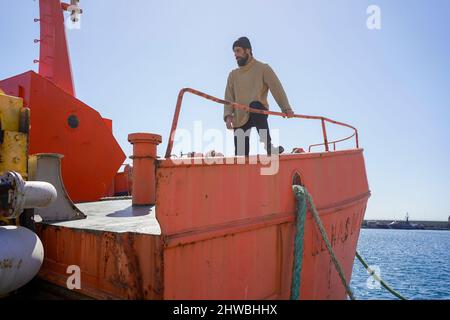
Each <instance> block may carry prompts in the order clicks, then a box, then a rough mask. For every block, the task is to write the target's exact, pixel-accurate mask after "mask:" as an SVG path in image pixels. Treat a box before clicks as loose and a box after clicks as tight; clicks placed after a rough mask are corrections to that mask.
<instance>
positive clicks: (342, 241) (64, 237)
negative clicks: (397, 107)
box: [39, 149, 370, 299]
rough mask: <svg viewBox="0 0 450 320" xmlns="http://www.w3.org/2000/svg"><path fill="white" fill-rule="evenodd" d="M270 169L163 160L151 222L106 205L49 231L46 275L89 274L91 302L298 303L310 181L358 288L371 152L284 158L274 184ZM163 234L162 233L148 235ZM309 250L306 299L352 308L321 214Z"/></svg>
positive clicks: (309, 232) (309, 235) (308, 236)
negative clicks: (293, 297) (299, 191)
mask: <svg viewBox="0 0 450 320" xmlns="http://www.w3.org/2000/svg"><path fill="white" fill-rule="evenodd" d="M230 160H235V159H224V161H228V162H229V161H230ZM192 161H200V162H202V161H203V160H202V159H192ZM261 167H263V165H261V164H254V165H251V164H245V165H241V164H214V165H209V164H205V163H197V164H195V163H192V164H181V165H180V164H175V163H174V161H172V160H162V161H159V163H158V166H157V175H156V178H157V186H156V199H157V203H156V207H155V208H152V209H151V212H152V213H151V214H150V216H148V217H146V216H145V215H144V216H141V215H139V214H137V215H136V214H130V212H132V211H133V210H137V209H139V207H137V209H131V208H132V207H131V201H129V200H127V201H128V202H126V201H124V202H122V203H121V205H123V206H126V208H127V209H125V208H124V209H118V208H116V207H115V206H114V205H113V204H112V203H113V202H107V203H106V204H102V203H101V202H100V203H92V204H89V206H90V207H91V209H90V210H91V212H92V213H91V214H89V213H87V215H88V218H87V219H85V220H80V221H70V222H65V223H58V224H45V225H42V226H40V232H39V234H40V235H41V238H42V240H43V243H44V246H45V248H46V260H45V263H44V266H43V268H42V271H41V276H42V277H43V278H44V279H46V280H49V281H51V282H54V283H58V284H60V285H64V283H65V282H64V281H65V279H67V275H66V274H65V270H66V268H67V266H68V265H71V264H77V265H79V266H80V268H81V270H82V273H83V275H82V277H84V278H83V279H85V280H82V283H85V284H84V287H82V289H81V292H82V293H84V294H87V295H89V296H92V297H95V298H138V299H141V298H143V299H288V298H289V292H290V285H291V274H292V262H293V261H292V260H293V241H294V231H295V230H294V222H295V198H294V195H293V193H292V180H293V176H294V175H295V174H296V173H298V174H299V176H300V179H301V181H302V183H303V184H304V185H305V186H306V187H307V188H308V190H309V192H310V193H311V194H312V196H313V197H314V201H315V203H316V207H317V208H318V211H319V213H320V216H321V219H322V221H323V224H324V225H325V229H326V230H327V234H328V237H329V238H330V241H331V242H332V245H333V248H334V250H335V252H336V255H337V257H338V259H339V261H340V262H341V264H342V266H343V269H344V272H345V275H346V277H347V279H348V280H350V278H351V271H352V265H353V260H354V256H355V251H356V244H357V241H358V237H359V231H360V226H361V223H362V219H363V216H364V212H365V208H366V204H367V199H368V197H369V195H370V192H369V189H368V183H367V178H366V172H365V167H364V158H363V153H362V150H360V149H359V150H348V151H338V152H328V153H312V154H308V153H303V154H292V155H283V156H282V157H281V159H280V163H279V171H278V174H276V175H272V176H262V175H260V169H261ZM119 203H120V202H119ZM105 206H106V207H105ZM107 206H109V208H107ZM100 208H103V209H102V210H103V211H104V212H103V214H102V217H100V216H99V214H100V212H99V211H101V210H100ZM84 211H85V210H84ZM95 212H97V213H95ZM108 212H109V213H108ZM154 214H156V218H157V220H158V221H156V219H155V216H154ZM91 219H93V220H91ZM96 219H97V220H96ZM158 223H159V224H158ZM156 224H157V225H158V228H160V230H161V232H160V234H159V233H158V232H148V230H151V227H150V226H153V227H154V228H155V227H156ZM304 241H305V242H304V244H305V247H304V257H303V270H302V286H301V298H302V299H345V290H344V288H343V286H342V284H341V283H340V280H339V278H338V275H337V272H336V271H335V270H334V266H333V265H332V263H331V260H330V257H329V255H328V252H327V251H326V249H325V245H324V243H323V240H322V239H321V237H320V233H319V232H318V230H317V228H316V226H315V224H314V222H313V220H312V219H311V217H310V216H309V215H308V218H307V221H306V227H305V238H304Z"/></svg>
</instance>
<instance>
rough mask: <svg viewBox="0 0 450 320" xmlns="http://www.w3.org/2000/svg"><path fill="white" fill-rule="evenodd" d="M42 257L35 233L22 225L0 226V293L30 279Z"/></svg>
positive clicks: (12, 289)
mask: <svg viewBox="0 0 450 320" xmlns="http://www.w3.org/2000/svg"><path fill="white" fill-rule="evenodd" d="M43 259H44V250H43V247H42V243H41V241H40V240H39V238H38V237H37V235H36V234H34V233H33V232H32V231H30V230H28V229H26V228H23V227H16V226H0V295H4V294H7V293H9V292H12V291H14V290H17V289H18V288H20V287H22V286H23V285H25V284H26V283H27V282H28V281H30V280H31V279H32V278H33V277H34V276H35V275H36V274H37V273H38V271H39V268H40V267H41V265H42V261H43Z"/></svg>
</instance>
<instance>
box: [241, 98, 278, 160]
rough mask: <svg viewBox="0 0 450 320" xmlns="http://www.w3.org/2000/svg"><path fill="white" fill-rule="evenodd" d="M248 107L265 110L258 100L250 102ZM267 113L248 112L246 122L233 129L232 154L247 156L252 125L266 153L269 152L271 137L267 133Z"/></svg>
mask: <svg viewBox="0 0 450 320" xmlns="http://www.w3.org/2000/svg"><path fill="white" fill-rule="evenodd" d="M250 108H253V109H259V110H267V109H266V108H265V107H264V105H263V104H262V103H261V102H259V101H253V102H252V103H250ZM267 118H268V115H267V114H260V113H253V112H250V117H249V119H248V121H247V123H246V124H244V125H243V126H242V127H240V128H235V129H234V155H235V156H243V155H245V156H248V155H249V153H250V133H251V129H252V128H253V127H255V128H256V130H257V131H258V135H259V140H260V141H261V142H262V143H263V144H264V147H265V148H266V150H267V154H268V155H270V153H271V146H272V139H271V138H270V133H269V124H268V122H267Z"/></svg>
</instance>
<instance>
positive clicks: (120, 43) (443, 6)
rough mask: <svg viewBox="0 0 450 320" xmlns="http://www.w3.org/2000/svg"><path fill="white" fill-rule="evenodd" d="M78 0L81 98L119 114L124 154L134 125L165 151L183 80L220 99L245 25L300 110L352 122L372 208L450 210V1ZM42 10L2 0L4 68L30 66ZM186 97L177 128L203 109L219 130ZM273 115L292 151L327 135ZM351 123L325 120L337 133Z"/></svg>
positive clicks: (0, 68) (383, 211)
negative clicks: (375, 16) (373, 16)
mask: <svg viewBox="0 0 450 320" xmlns="http://www.w3.org/2000/svg"><path fill="white" fill-rule="evenodd" d="M80 4H81V7H82V8H83V9H84V11H85V13H84V15H83V16H82V20H81V29H80V30H71V31H68V41H69V46H70V50H71V58H72V67H73V70H74V78H75V85H76V91H77V96H78V98H80V99H81V100H83V101H84V102H86V103H87V104H89V105H90V106H92V107H94V108H95V109H97V110H98V111H99V112H100V113H101V114H102V115H103V116H104V117H107V118H111V119H113V120H114V124H113V125H114V134H115V136H116V137H117V140H118V141H119V143H120V144H121V146H122V148H123V149H124V151H125V152H126V153H127V154H128V155H129V154H130V153H131V147H130V145H129V144H128V142H127V134H128V133H131V132H138V131H144V132H154V133H159V134H161V135H163V139H164V143H163V144H162V145H161V146H160V148H159V154H160V155H163V153H164V150H165V147H166V143H167V142H166V141H167V137H168V133H169V129H170V125H171V120H172V116H173V109H174V106H175V102H176V96H177V94H178V91H179V89H181V88H182V87H186V86H188V87H193V88H196V89H199V90H202V91H205V92H208V93H210V94H212V95H215V96H219V97H222V96H223V92H224V86H225V82H226V78H227V75H228V73H229V71H230V70H231V69H233V68H235V67H236V66H235V61H234V58H233V55H232V52H231V45H232V42H233V41H234V40H235V39H236V38H237V37H239V36H241V35H247V36H248V37H249V38H250V39H251V41H252V45H253V51H254V55H255V57H256V58H257V59H259V60H261V61H264V62H267V63H269V64H270V65H271V66H272V68H273V69H274V70H275V72H276V73H277V74H278V76H279V78H280V79H281V81H282V83H283V85H284V87H285V90H286V92H287V94H288V97H289V100H290V102H291V105H292V106H293V108H294V110H295V111H296V113H302V114H314V115H324V116H327V117H330V118H333V119H336V120H339V121H344V122H347V123H350V124H352V125H354V126H355V127H357V128H358V129H359V131H360V142H361V146H362V147H364V149H365V159H366V167H367V174H368V178H369V184H370V189H371V191H372V197H371V199H370V200H369V205H368V209H367V213H366V218H397V219H401V218H404V216H405V213H406V212H409V214H410V217H411V219H426V220H446V219H447V217H448V216H449V214H450V209H449V205H448V202H447V199H446V198H447V196H448V192H449V191H450V188H449V186H450V169H449V163H450V161H449V160H450V148H449V142H448V138H449V137H450V129H449V120H450V41H449V34H450V1H448V0H430V1H425V0H421V1H413V0H408V1H406V0H397V1H388V0H374V1H365V0H342V1H328V0H310V1H299V0H292V1H287V0H284V1H262V0H246V1H243V0H241V1H230V0H227V1H206V0H201V1H200V0H199V1H196V0H193V1H182V0H177V1H175V0H167V1H153V0H152V1H150V0H133V1H117V0H108V1H106V0H96V1H86V0H85V1H83V0H82V1H81V3H80ZM371 4H375V5H378V6H379V7H380V9H381V19H382V20H381V30H368V29H367V27H366V19H367V17H368V15H367V14H366V9H367V7H368V6H369V5H371ZM37 16H38V2H37V1H32V0H0V30H1V31H2V37H1V41H2V45H1V50H0V79H3V78H7V77H9V76H13V75H15V74H18V73H22V72H24V71H27V70H30V69H32V70H36V71H37V65H34V64H33V63H32V61H33V59H35V58H37V57H38V45H35V44H34V43H33V39H34V38H38V35H39V27H38V24H36V23H34V22H33V18H35V17H37ZM270 102H271V106H272V107H271V108H272V110H278V107H277V106H276V104H275V103H274V101H273V99H272V100H270ZM185 103H186V107H185V109H184V113H183V114H182V116H181V118H180V122H179V124H180V126H181V127H183V128H187V129H189V128H191V129H192V128H193V122H194V121H195V120H202V121H203V126H204V127H205V128H220V129H221V130H224V131H225V129H224V126H223V122H222V110H221V108H220V107H217V106H215V105H214V104H212V103H208V102H204V101H202V100H200V99H197V98H193V97H189V98H187V99H186V102H185ZM270 125H271V128H272V129H277V128H278V129H280V137H281V142H282V144H283V145H284V146H285V147H286V149H289V150H290V149H291V148H292V147H297V146H298V147H304V148H306V147H307V146H308V145H309V144H310V143H314V142H318V141H320V139H321V135H320V126H319V123H316V122H312V123H310V122H308V121H307V122H305V121H296V120H285V119H278V118H270ZM347 132H348V131H341V130H333V129H332V128H330V134H331V135H332V137H335V138H339V137H341V136H343V135H344V136H345V134H346V133H347ZM345 146H346V145H345V144H344V145H343V147H345ZM178 151H179V150H178ZM183 151H188V150H183ZM196 151H203V150H196Z"/></svg>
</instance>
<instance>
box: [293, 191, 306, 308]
mask: <svg viewBox="0 0 450 320" xmlns="http://www.w3.org/2000/svg"><path fill="white" fill-rule="evenodd" d="M293 191H294V193H295V197H296V198H297V223H296V229H295V230H296V232H295V241H294V267H293V270H292V283H291V300H298V299H299V298H300V283H301V274H302V265H303V237H304V234H305V220H306V197H305V196H304V191H303V189H302V188H301V187H298V186H294V187H293Z"/></svg>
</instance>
